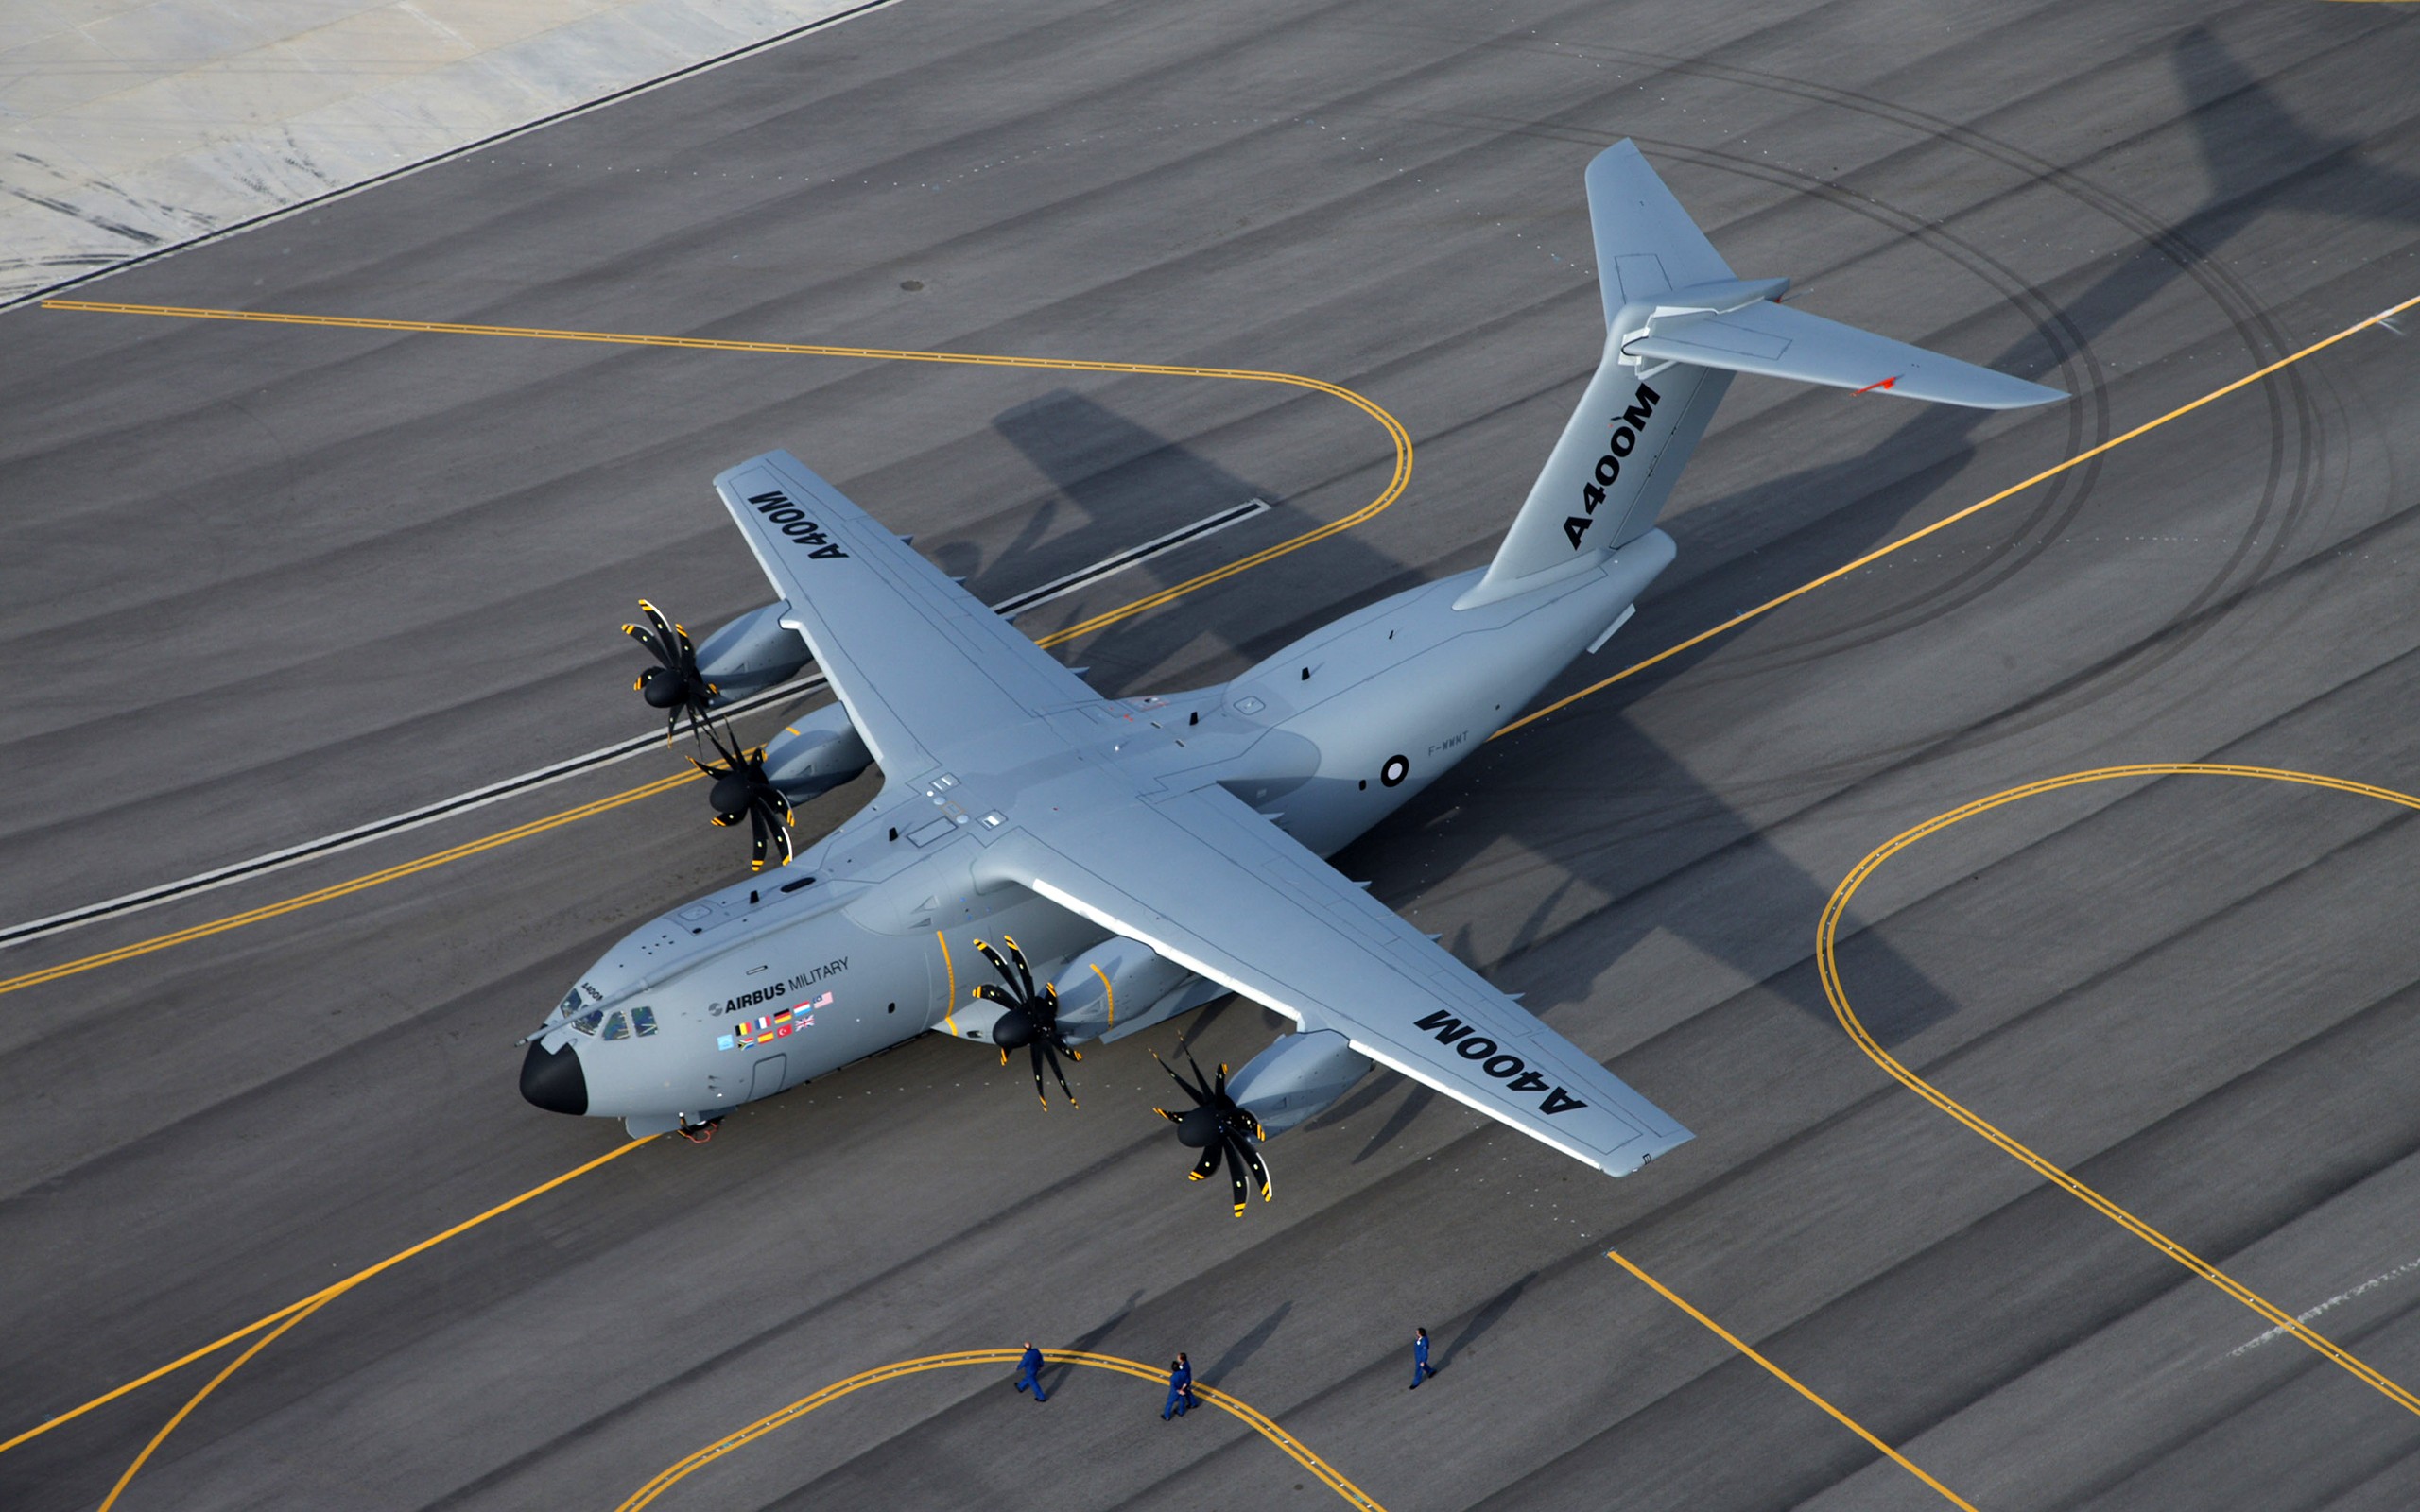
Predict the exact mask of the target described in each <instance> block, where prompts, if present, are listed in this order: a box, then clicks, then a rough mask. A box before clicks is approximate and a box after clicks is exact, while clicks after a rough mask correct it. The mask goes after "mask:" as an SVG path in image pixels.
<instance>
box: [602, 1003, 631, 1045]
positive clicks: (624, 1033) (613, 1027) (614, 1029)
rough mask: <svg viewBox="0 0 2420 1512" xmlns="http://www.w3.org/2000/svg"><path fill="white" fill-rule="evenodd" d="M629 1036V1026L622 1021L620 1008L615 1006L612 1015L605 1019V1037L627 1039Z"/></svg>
mask: <svg viewBox="0 0 2420 1512" xmlns="http://www.w3.org/2000/svg"><path fill="white" fill-rule="evenodd" d="M630 1037H631V1026H630V1025H629V1024H627V1023H625V1022H622V1010H621V1009H619V1008H615V1009H614V1016H613V1017H612V1018H610V1019H607V1020H606V1021H605V1038H606V1039H608V1040H628V1039H629V1038H630Z"/></svg>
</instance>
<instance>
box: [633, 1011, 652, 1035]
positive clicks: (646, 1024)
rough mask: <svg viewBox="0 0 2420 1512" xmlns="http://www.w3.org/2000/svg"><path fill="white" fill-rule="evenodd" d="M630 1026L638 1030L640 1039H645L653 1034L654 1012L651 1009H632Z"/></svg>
mask: <svg viewBox="0 0 2420 1512" xmlns="http://www.w3.org/2000/svg"><path fill="white" fill-rule="evenodd" d="M631 1027H632V1028H634V1029H636V1030H638V1032H639V1035H640V1037H641V1038H645V1037H646V1036H648V1035H651V1034H653V1033H655V1010H654V1009H653V1008H632V1009H631Z"/></svg>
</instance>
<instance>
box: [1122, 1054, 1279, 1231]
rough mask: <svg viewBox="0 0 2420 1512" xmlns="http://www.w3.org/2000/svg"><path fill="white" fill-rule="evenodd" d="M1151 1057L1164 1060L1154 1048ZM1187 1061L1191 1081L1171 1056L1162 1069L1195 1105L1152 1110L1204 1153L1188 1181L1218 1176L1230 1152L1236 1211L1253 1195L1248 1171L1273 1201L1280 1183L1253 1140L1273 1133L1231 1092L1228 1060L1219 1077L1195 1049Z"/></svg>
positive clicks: (1238, 1214)
mask: <svg viewBox="0 0 2420 1512" xmlns="http://www.w3.org/2000/svg"><path fill="white" fill-rule="evenodd" d="M1151 1058H1152V1059H1153V1060H1160V1055H1159V1052H1158V1051H1156V1050H1155V1051H1153V1052H1151ZM1184 1063H1185V1064H1186V1065H1188V1066H1192V1067H1193V1079H1192V1080H1191V1081H1186V1080H1185V1079H1184V1077H1183V1076H1180V1075H1178V1074H1177V1070H1176V1068H1175V1067H1174V1066H1171V1065H1169V1064H1168V1063H1167V1061H1165V1060H1160V1069H1161V1070H1162V1071H1165V1072H1167V1074H1168V1076H1169V1079H1170V1080H1172V1081H1174V1082H1175V1083H1176V1084H1177V1085H1178V1086H1179V1087H1182V1088H1184V1094H1185V1095H1186V1096H1187V1097H1190V1098H1192V1099H1193V1106H1192V1107H1191V1108H1187V1109H1185V1110H1184V1112H1182V1113H1171V1112H1169V1111H1168V1110H1167V1108H1153V1109H1152V1111H1153V1112H1155V1113H1157V1114H1159V1115H1160V1116H1161V1117H1162V1118H1165V1119H1167V1121H1168V1122H1169V1123H1171V1124H1174V1125H1176V1141H1177V1143H1179V1144H1182V1145H1184V1147H1185V1148H1187V1149H1193V1150H1200V1151H1201V1161H1200V1163H1198V1164H1196V1165H1195V1166H1194V1168H1193V1170H1192V1171H1191V1173H1189V1174H1188V1175H1187V1176H1186V1177H1185V1179H1186V1180H1188V1181H1206V1180H1208V1179H1209V1178H1210V1177H1214V1176H1216V1175H1218V1174H1219V1159H1220V1156H1221V1155H1222V1154H1223V1155H1224V1157H1225V1159H1226V1162H1227V1175H1228V1177H1229V1178H1230V1179H1232V1180H1233V1181H1234V1182H1235V1188H1236V1217H1238V1218H1240V1217H1242V1216H1243V1215H1244V1199H1245V1196H1246V1193H1245V1190H1244V1176H1245V1174H1246V1173H1247V1172H1249V1173H1250V1174H1251V1176H1252V1178H1253V1180H1254V1181H1257V1182H1259V1183H1260V1200H1261V1201H1263V1202H1267V1201H1269V1200H1270V1199H1271V1197H1272V1196H1274V1195H1275V1194H1276V1187H1275V1185H1274V1184H1273V1183H1271V1181H1270V1179H1269V1167H1268V1166H1267V1165H1265V1164H1263V1163H1262V1162H1261V1159H1260V1152H1259V1151H1258V1150H1256V1149H1254V1148H1253V1141H1255V1140H1264V1139H1267V1138H1268V1137H1269V1136H1268V1134H1267V1133H1266V1132H1264V1131H1263V1130H1262V1128H1261V1126H1260V1120H1258V1119H1256V1118H1254V1117H1253V1116H1252V1114H1250V1113H1249V1112H1246V1111H1245V1110H1244V1108H1243V1107H1242V1105H1240V1104H1238V1103H1237V1102H1236V1100H1235V1099H1234V1098H1232V1097H1230V1096H1228V1095H1227V1068H1226V1065H1225V1064H1224V1063H1223V1062H1221V1063H1220V1065H1219V1077H1218V1079H1217V1080H1216V1081H1213V1080H1211V1079H1210V1078H1209V1077H1207V1076H1204V1075H1203V1074H1201V1066H1200V1065H1199V1064H1197V1063H1196V1062H1195V1060H1194V1058H1193V1053H1192V1052H1191V1051H1186V1052H1185V1057H1184Z"/></svg>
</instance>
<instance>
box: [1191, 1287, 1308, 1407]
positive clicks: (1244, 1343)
mask: <svg viewBox="0 0 2420 1512" xmlns="http://www.w3.org/2000/svg"><path fill="white" fill-rule="evenodd" d="M1292 1311H1294V1304H1293V1303H1292V1302H1291V1301H1290V1300H1289V1301H1284V1302H1280V1303H1278V1304H1277V1309H1276V1311H1274V1312H1272V1313H1271V1314H1269V1315H1268V1316H1267V1317H1265V1318H1262V1319H1261V1320H1260V1321H1259V1322H1257V1323H1255V1324H1253V1326H1252V1328H1251V1330H1250V1331H1249V1332H1246V1333H1245V1334H1244V1336H1243V1337H1242V1338H1239V1339H1237V1340H1236V1342H1235V1343H1233V1344H1231V1345H1229V1346H1227V1351H1226V1352H1225V1353H1224V1354H1221V1355H1220V1356H1219V1358H1218V1359H1217V1360H1215V1361H1213V1362H1212V1363H1211V1364H1210V1365H1209V1366H1206V1367H1204V1368H1203V1370H1202V1371H1201V1375H1200V1376H1199V1377H1198V1378H1197V1379H1198V1380H1200V1381H1201V1383H1202V1384H1203V1385H1205V1386H1215V1385H1217V1384H1219V1383H1220V1382H1221V1381H1224V1380H1226V1379H1227V1376H1228V1375H1229V1373H1231V1372H1232V1371H1234V1370H1235V1369H1236V1367H1237V1366H1241V1365H1242V1364H1243V1363H1244V1362H1245V1361H1247V1360H1249V1359H1251V1358H1252V1357H1253V1355H1255V1354H1257V1353H1259V1352H1260V1347H1261V1346H1262V1345H1264V1344H1267V1343H1268V1342H1269V1341H1270V1339H1271V1336H1272V1335H1274V1334H1275V1333H1276V1332H1277V1326H1278V1325H1279V1324H1281V1323H1283V1322H1285V1321H1286V1314H1288V1313H1291V1312H1292Z"/></svg>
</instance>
